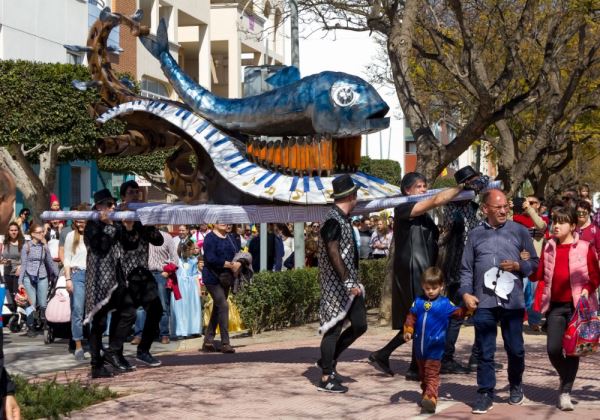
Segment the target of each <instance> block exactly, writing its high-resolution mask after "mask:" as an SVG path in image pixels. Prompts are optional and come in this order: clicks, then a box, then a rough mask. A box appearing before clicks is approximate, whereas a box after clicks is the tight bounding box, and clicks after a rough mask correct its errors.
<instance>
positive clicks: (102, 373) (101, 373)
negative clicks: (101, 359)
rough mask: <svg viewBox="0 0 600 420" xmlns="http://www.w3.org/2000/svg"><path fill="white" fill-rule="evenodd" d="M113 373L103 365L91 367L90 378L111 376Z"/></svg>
mask: <svg viewBox="0 0 600 420" xmlns="http://www.w3.org/2000/svg"><path fill="white" fill-rule="evenodd" d="M113 376H114V375H113V373H112V372H111V371H110V370H108V369H106V367H104V366H99V367H92V379H98V378H112V377H113Z"/></svg>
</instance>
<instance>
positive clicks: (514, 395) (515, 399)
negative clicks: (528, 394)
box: [508, 385, 525, 405]
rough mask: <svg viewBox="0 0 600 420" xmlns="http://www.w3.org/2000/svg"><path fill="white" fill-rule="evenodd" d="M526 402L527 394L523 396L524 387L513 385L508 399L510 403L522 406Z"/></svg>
mask: <svg viewBox="0 0 600 420" xmlns="http://www.w3.org/2000/svg"><path fill="white" fill-rule="evenodd" d="M523 401H525V394H523V387H522V386H521V385H511V386H510V392H509V397H508V403H509V404H510V405H521V404H523Z"/></svg>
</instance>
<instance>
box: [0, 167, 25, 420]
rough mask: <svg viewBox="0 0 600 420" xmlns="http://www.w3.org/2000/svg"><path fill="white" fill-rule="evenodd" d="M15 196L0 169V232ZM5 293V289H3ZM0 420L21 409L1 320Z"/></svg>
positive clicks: (10, 180)
mask: <svg viewBox="0 0 600 420" xmlns="http://www.w3.org/2000/svg"><path fill="white" fill-rule="evenodd" d="M16 194H17V187H16V185H15V180H14V178H13V177H12V175H11V174H10V173H9V172H8V171H5V170H3V169H0V232H6V229H7V227H8V223H9V222H10V219H11V217H12V215H13V205H14V203H15V198H16ZM5 291H6V289H5ZM0 398H2V405H1V406H0V420H2V419H5V418H6V419H9V420H13V419H14V420H20V419H21V409H20V408H19V404H18V403H17V400H16V398H15V384H14V382H13V381H12V379H11V378H10V375H9V374H8V372H7V371H6V369H5V368H4V334H3V331H2V319H0Z"/></svg>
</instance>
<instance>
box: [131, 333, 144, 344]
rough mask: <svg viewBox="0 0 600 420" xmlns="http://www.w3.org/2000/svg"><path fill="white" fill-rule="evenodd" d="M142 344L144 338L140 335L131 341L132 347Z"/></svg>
mask: <svg viewBox="0 0 600 420" xmlns="http://www.w3.org/2000/svg"><path fill="white" fill-rule="evenodd" d="M141 342H142V337H141V336H139V335H136V336H134V337H133V340H131V345H132V346H137V345H139V344H140V343H141Z"/></svg>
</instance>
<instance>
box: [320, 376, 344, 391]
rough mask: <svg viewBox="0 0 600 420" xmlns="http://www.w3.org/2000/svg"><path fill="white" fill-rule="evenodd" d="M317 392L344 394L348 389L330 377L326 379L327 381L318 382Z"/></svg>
mask: <svg viewBox="0 0 600 420" xmlns="http://www.w3.org/2000/svg"><path fill="white" fill-rule="evenodd" d="M317 391H323V392H334V393H337V394H343V393H344V392H348V387H347V386H344V385H342V384H341V383H339V382H338V381H337V380H336V379H335V377H333V376H331V375H330V376H329V378H327V381H319V385H318V386H317Z"/></svg>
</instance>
